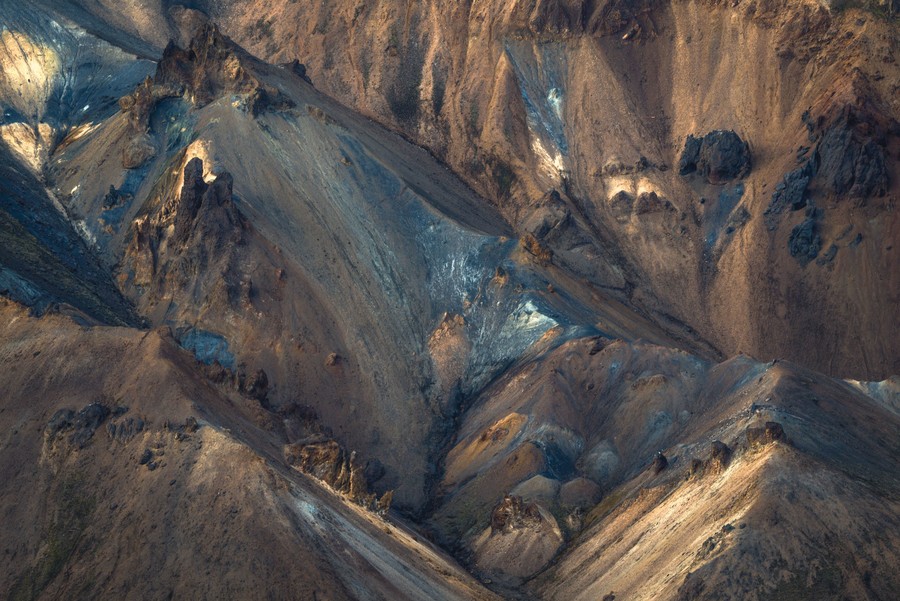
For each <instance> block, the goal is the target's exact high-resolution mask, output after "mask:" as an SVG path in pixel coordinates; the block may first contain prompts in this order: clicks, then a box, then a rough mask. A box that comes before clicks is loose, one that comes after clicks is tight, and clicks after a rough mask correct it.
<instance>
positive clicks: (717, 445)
mask: <svg viewBox="0 0 900 601" xmlns="http://www.w3.org/2000/svg"><path fill="white" fill-rule="evenodd" d="M709 460H710V463H713V464H717V465H718V466H719V467H722V468H724V467H725V466H727V465H728V462H729V461H730V460H731V449H729V448H728V445H727V444H725V443H724V442H722V441H721V440H714V441H713V443H712V450H711V452H710V454H709Z"/></svg>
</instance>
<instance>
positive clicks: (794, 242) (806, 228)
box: [788, 217, 822, 265]
mask: <svg viewBox="0 0 900 601" xmlns="http://www.w3.org/2000/svg"><path fill="white" fill-rule="evenodd" d="M788 250H790V253H791V256H792V257H794V258H795V259H797V261H799V262H800V264H801V265H806V264H807V263H809V262H810V261H812V260H813V259H815V258H816V257H817V256H819V251H820V250H822V236H821V235H820V234H819V231H818V226H817V225H816V220H815V218H814V217H807V218H806V219H804V220H803V222H802V223H800V224H798V225H796V226H794V229H792V230H791V235H790V238H789V239H788Z"/></svg>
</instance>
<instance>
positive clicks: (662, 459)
mask: <svg viewBox="0 0 900 601" xmlns="http://www.w3.org/2000/svg"><path fill="white" fill-rule="evenodd" d="M667 467H669V460H668V459H666V456H665V455H663V454H662V452H659V453H657V454H656V457H654V458H653V473H654V474H658V473H660V472H661V471H663V470H664V469H666V468H667Z"/></svg>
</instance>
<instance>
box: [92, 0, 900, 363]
mask: <svg viewBox="0 0 900 601" xmlns="http://www.w3.org/2000/svg"><path fill="white" fill-rule="evenodd" d="M168 6H170V5H169V4H167V3H161V4H160V5H159V6H158V7H157V8H154V7H144V11H145V13H144V15H145V17H144V18H151V15H153V14H158V15H159V18H158V20H159V22H162V20H163V19H166V18H167V16H166V15H168V13H167V12H165V10H164V8H165V7H168ZM192 6H193V7H195V8H198V9H201V10H205V11H207V13H208V15H209V16H210V17H211V18H212V19H214V20H215V21H216V22H218V23H220V24H221V25H222V27H223V29H224V31H225V32H226V33H228V34H229V35H230V36H232V37H233V38H234V39H236V40H237V41H238V42H239V43H241V44H243V45H245V46H246V47H247V48H248V49H249V50H250V51H251V52H253V53H255V54H256V55H258V56H261V57H263V58H265V59H267V60H271V61H274V62H283V61H287V60H290V59H299V60H300V61H302V62H304V63H306V64H308V66H309V72H310V74H311V76H312V79H313V81H315V82H317V85H318V86H319V87H320V88H321V89H323V90H324V91H326V92H327V93H329V94H331V95H333V96H334V97H336V98H339V99H340V100H341V101H342V102H344V103H346V104H348V105H350V106H352V107H354V108H355V109H357V110H359V111H361V112H363V113H364V114H367V115H371V116H372V117H374V118H376V119H378V120H379V121H381V122H382V123H385V124H388V125H390V126H391V127H393V128H395V129H397V130H398V131H402V132H403V133H404V135H406V136H408V137H409V138H411V139H413V140H415V141H416V142H417V143H420V144H422V145H423V146H425V147H427V148H430V149H431V150H432V151H433V152H434V153H435V154H436V155H437V156H438V157H440V158H441V159H442V160H444V161H446V162H447V164H448V165H450V166H451V167H452V168H453V169H454V170H455V171H456V172H457V173H459V174H460V175H461V176H462V177H464V178H465V179H466V181H468V182H470V183H471V184H472V185H473V187H475V188H476V190H477V191H478V192H479V193H480V194H482V195H483V196H484V197H486V198H489V199H491V200H492V201H493V202H494V203H495V204H496V205H497V206H499V207H500V208H501V209H502V211H503V213H504V214H505V215H506V216H507V218H508V219H509V220H510V222H511V223H512V224H513V225H514V226H515V228H516V230H517V232H519V233H520V234H524V233H525V232H532V233H535V234H536V235H538V236H539V237H546V240H545V244H546V245H548V246H550V247H552V248H553V250H554V252H555V255H554V261H555V262H556V263H557V264H559V265H563V266H565V267H566V268H567V269H569V270H572V271H575V272H577V273H578V274H579V275H580V276H582V277H585V278H587V279H589V280H590V281H592V282H593V283H595V284H597V285H600V286H603V287H606V288H607V289H609V290H611V291H613V292H614V293H615V294H616V295H618V297H619V298H620V299H622V300H625V299H627V301H628V302H629V303H630V304H632V305H633V306H638V307H641V308H642V309H643V310H644V311H646V312H647V313H650V314H652V315H653V316H654V318H655V319H656V320H658V321H659V322H660V323H662V324H664V325H665V327H667V328H668V329H671V330H672V331H675V332H680V333H682V335H685V333H686V332H690V331H691V330H693V331H695V332H698V333H699V335H700V337H702V338H705V339H707V340H708V341H709V342H710V343H711V344H712V345H713V346H715V347H716V348H718V349H720V350H721V351H722V352H723V353H725V354H726V355H731V354H734V353H736V352H739V351H745V352H750V353H752V354H754V355H757V356H760V357H762V358H765V359H770V358H774V357H786V358H789V359H791V360H795V361H798V362H800V363H803V364H805V365H808V366H810V367H814V368H816V369H819V370H822V371H826V372H828V373H830V374H832V375H839V376H843V377H863V378H870V379H872V378H881V377H886V376H888V375H890V374H891V373H893V372H896V371H898V366H897V364H896V357H897V356H900V353H898V351H897V349H896V348H895V346H893V345H894V344H895V343H896V340H898V337H897V336H896V335H895V333H896V327H894V324H896V323H897V322H898V319H897V317H898V316H897V309H896V303H895V302H894V301H893V299H896V297H897V287H898V281H897V279H896V277H894V273H895V271H896V270H891V269H890V266H889V263H888V262H886V259H885V257H888V256H890V253H891V252H893V251H892V250H889V248H890V249H894V248H895V247H896V244H894V243H895V241H896V239H897V220H896V213H895V212H893V211H890V210H889V207H890V206H891V203H892V202H893V200H892V199H894V198H896V190H897V188H896V187H895V185H894V183H896V180H897V179H898V163H897V161H896V156H897V155H896V150H897V143H898V141H897V133H896V132H897V131H898V130H897V126H896V123H897V120H898V116H900V113H898V110H900V108H898V106H897V105H896V101H895V100H894V99H895V98H896V90H895V89H893V87H892V86H893V85H894V83H893V82H895V81H896V80H897V77H898V73H897V62H896V55H897V52H898V47H897V40H898V36H897V35H896V21H895V20H889V19H885V18H883V17H881V16H877V15H876V14H873V13H871V12H868V11H861V10H857V9H847V10H840V11H837V10H835V11H831V10H829V9H828V7H827V5H826V4H825V3H821V2H814V1H811V0H810V1H804V2H800V3H797V2H782V1H778V2H772V3H766V4H765V5H759V3H756V2H749V1H742V2H736V3H732V4H731V5H728V6H725V5H723V4H722V3H718V2H709V1H702V0H689V1H682V0H676V1H672V2H641V3H636V4H635V3H623V2H616V1H601V2H558V1H551V2H540V3H533V2H488V3H480V4H477V5H468V4H465V3H463V4H460V5H458V6H454V7H452V9H448V8H447V7H445V6H444V4H443V3H429V2H425V3H417V4H415V5H409V6H407V5H406V4H404V3H399V2H384V3H381V4H379V7H378V8H375V7H372V6H363V5H359V6H357V5H356V3H352V2H331V3H326V4H321V3H316V2H286V1H283V0H273V1H271V2H266V3H264V4H263V5H262V6H265V7H266V10H265V16H263V15H261V14H260V13H259V11H258V10H257V7H258V6H259V5H257V4H246V5H233V4H229V5H222V4H217V3H203V2H199V3H193V4H192ZM154 10H157V11H158V13H154V12H153V11H154ZM876 12H877V11H876ZM99 17H100V14H99V12H95V16H94V17H91V18H99ZM120 17H121V15H118V16H117V17H116V18H120ZM198 18H202V17H198ZM157 35H160V33H159V32H157V31H154V32H153V34H152V35H151V36H150V37H153V36H157ZM847 107H851V108H852V109H853V110H859V111H861V112H862V113H863V114H866V115H869V116H874V120H873V121H872V122H871V124H870V125H868V126H866V128H868V129H866V128H858V132H857V133H856V134H854V136H857V135H858V134H859V133H863V132H864V131H866V132H868V133H863V140H862V141H860V142H859V147H855V146H854V145H853V144H849V145H846V144H843V143H838V144H837V145H836V146H834V147H832V148H831V150H829V151H827V152H824V153H823V152H822V150H823V149H824V147H823V148H818V147H817V145H819V143H820V142H822V141H823V140H830V139H831V138H829V136H828V131H829V128H830V126H831V125H833V124H834V123H835V122H834V117H835V116H836V115H837V114H839V113H840V112H841V111H843V110H845V109H846V108H847ZM804 115H806V117H804ZM866 119H868V117H866ZM864 121H865V119H864ZM813 125H815V127H814V128H813V130H809V129H808V126H813ZM714 130H734V131H736V132H737V133H738V134H739V135H740V136H741V137H742V139H743V140H745V141H746V142H748V144H749V147H750V150H751V154H752V157H753V161H752V165H753V167H752V170H751V171H750V173H749V174H748V175H747V177H746V178H745V179H744V180H740V181H738V180H735V181H732V182H719V183H717V184H710V183H708V182H706V181H700V178H696V177H694V178H684V177H682V176H680V175H679V174H678V172H677V170H676V169H675V168H674V167H675V165H677V164H678V161H679V158H680V155H681V151H682V149H683V148H684V143H685V139H686V138H687V137H688V136H689V135H694V136H703V135H705V134H707V133H709V132H710V131H714ZM836 131H837V133H838V135H837V138H839V139H843V136H844V133H841V132H842V129H841V127H838V128H837V130H836ZM869 141H871V142H872V145H868V142H869ZM862 147H865V148H868V150H867V151H866V152H871V156H870V158H871V161H868V159H867V161H868V162H871V163H873V164H874V163H879V164H882V165H883V166H884V173H883V174H882V175H884V177H882V175H877V177H873V178H872V179H871V180H869V179H867V178H868V176H864V175H863V174H862V173H860V174H857V175H852V173H853V166H852V165H853V163H854V162H855V158H854V157H855V156H857V155H858V153H859V148H862ZM804 149H806V150H804ZM798 154H799V157H800V158H799V159H798ZM825 154H831V155H832V159H833V160H826V161H825V163H823V164H826V165H827V166H828V167H827V169H825V171H824V172H823V173H822V174H821V175H819V176H818V177H814V178H813V181H812V183H811V184H810V187H809V190H808V195H807V196H808V197H809V199H810V200H811V202H810V203H807V204H806V205H804V207H802V208H803V209H805V208H806V207H808V206H812V205H815V208H816V209H817V210H820V211H821V212H820V213H814V214H811V215H806V214H805V213H804V212H803V211H801V210H800V209H799V208H798V209H797V210H796V211H790V210H789V211H787V212H783V213H778V215H777V216H775V218H774V219H773V218H772V216H771V214H768V215H767V209H769V206H770V204H771V203H772V202H773V198H774V197H776V196H777V194H776V193H777V192H778V191H779V190H777V189H776V188H777V187H778V186H780V185H781V184H782V183H783V180H784V179H785V176H786V175H787V174H790V173H792V172H793V171H794V170H795V169H797V168H798V167H800V166H802V164H803V162H804V161H805V160H807V159H810V158H811V157H813V156H815V155H818V156H820V157H821V156H824V155H825ZM867 156H868V155H867ZM847 164H849V165H850V173H851V178H850V180H846V181H845V180H844V176H843V175H842V176H840V177H838V178H837V179H834V178H832V177H830V176H829V175H827V173H829V172H833V171H834V169H833V167H835V166H837V165H845V167H842V168H841V169H839V170H844V171H846V165H847ZM857 176H859V177H860V181H869V182H870V184H876V182H880V183H877V185H869V184H866V185H863V186H857V187H854V185H853V183H854V181H853V178H854V177H857ZM838 180H840V181H844V182H845V183H847V182H849V185H844V183H839V185H837V186H834V185H832V184H835V183H837V182H838ZM891 182H894V183H891ZM552 191H555V192H556V193H557V194H558V195H559V197H560V199H561V204H559V205H557V204H554V203H550V204H548V203H547V202H546V200H545V199H546V198H547V195H548V193H550V192H552ZM620 192H624V196H622V197H618V198H619V200H624V201H625V202H624V203H622V202H614V201H613V199H614V198H616V197H617V195H618V194H619V193H620ZM651 192H653V193H654V194H655V195H656V196H655V197H649V196H648V197H647V198H656V199H658V200H660V199H661V201H663V202H659V203H656V202H655V201H654V202H650V203H649V204H648V203H647V202H644V201H641V200H640V197H641V195H642V194H643V195H649V193H651ZM882 192H883V193H885V194H887V196H886V197H880V196H879V195H880V194H882ZM857 197H858V198H857ZM645 200H646V199H645ZM665 201H668V203H669V204H668V205H667V204H666V202H665ZM561 217H562V219H561ZM807 221H809V223H807V225H806V226H804V227H805V228H806V229H805V230H802V229H798V228H801V226H803V224H804V223H806V222H807ZM549 230H552V233H551V235H549V236H547V234H548V231H549ZM795 231H797V232H800V231H805V232H806V234H805V235H804V237H805V238H807V239H808V240H809V242H810V244H806V245H801V246H803V249H801V248H800V247H798V246H796V245H793V246H792V243H791V240H793V239H796V234H795ZM817 235H818V236H819V240H818V242H815V241H816V236H817ZM792 248H793V249H794V250H791V249H792ZM813 250H814V251H815V252H812V251H813ZM801 251H802V252H801ZM806 254H808V255H809V256H810V257H811V260H808V261H807V260H805V259H803V257H804V256H805V255H806ZM795 257H800V259H797V258H795ZM598 264H600V265H603V267H601V268H598V267H597V265H598ZM735 315H741V316H742V318H741V319H735V318H734V316H735ZM810 336H814V337H815V341H816V342H815V344H806V343H801V342H798V341H800V340H806V339H808V338H809V337H810Z"/></svg>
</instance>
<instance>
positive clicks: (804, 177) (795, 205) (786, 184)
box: [766, 162, 816, 229]
mask: <svg viewBox="0 0 900 601" xmlns="http://www.w3.org/2000/svg"><path fill="white" fill-rule="evenodd" d="M815 174H816V172H815V167H814V165H813V163H812V162H807V163H806V164H805V165H803V166H802V167H800V168H798V169H794V170H793V171H791V172H789V173H788V174H787V175H785V176H784V180H782V181H781V182H779V183H778V184H777V185H776V186H775V192H774V193H772V201H771V202H770V203H769V206H768V208H767V209H766V215H767V216H769V215H772V216H775V215H778V214H779V213H781V212H783V211H784V210H785V209H790V210H791V211H799V210H800V209H802V208H804V207H806V205H807V197H806V189H807V188H808V187H809V184H810V182H811V181H812V178H813V176H814V175H815ZM776 225H777V220H774V221H772V222H771V223H769V229H775V226H776Z"/></svg>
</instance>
